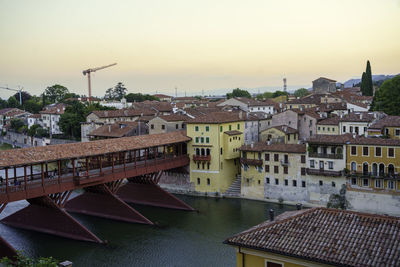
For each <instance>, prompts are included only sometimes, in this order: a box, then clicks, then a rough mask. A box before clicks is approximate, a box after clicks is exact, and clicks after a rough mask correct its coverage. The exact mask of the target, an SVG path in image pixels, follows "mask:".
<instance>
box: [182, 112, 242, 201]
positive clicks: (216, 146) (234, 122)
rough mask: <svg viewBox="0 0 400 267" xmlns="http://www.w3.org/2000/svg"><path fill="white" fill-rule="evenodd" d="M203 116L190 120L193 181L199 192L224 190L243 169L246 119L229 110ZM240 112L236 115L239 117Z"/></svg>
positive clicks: (188, 133) (188, 129)
mask: <svg viewBox="0 0 400 267" xmlns="http://www.w3.org/2000/svg"><path fill="white" fill-rule="evenodd" d="M225 115H226V116H224V115H223V114H217V115H215V116H214V115H213V114H210V115H207V116H206V117H202V118H201V117H199V118H198V119H194V120H192V121H190V122H188V123H187V135H188V136H189V137H191V138H192V141H191V142H189V143H188V154H189V156H190V181H191V183H192V184H193V185H194V188H195V191H197V192H202V193H206V192H207V193H224V192H225V191H226V190H227V189H228V188H229V187H230V186H231V185H232V183H233V181H234V180H235V179H237V175H238V173H239V171H240V162H239V156H240V154H239V148H240V147H241V146H242V144H243V143H244V137H243V132H242V131H243V129H244V121H243V120H242V119H240V118H239V116H238V115H237V114H232V113H226V112H225ZM235 115H236V116H235Z"/></svg>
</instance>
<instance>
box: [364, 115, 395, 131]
mask: <svg viewBox="0 0 400 267" xmlns="http://www.w3.org/2000/svg"><path fill="white" fill-rule="evenodd" d="M384 127H400V116H386V117H385V118H383V119H381V120H379V121H377V122H375V123H374V124H372V125H371V126H370V127H369V128H371V129H383V128H384Z"/></svg>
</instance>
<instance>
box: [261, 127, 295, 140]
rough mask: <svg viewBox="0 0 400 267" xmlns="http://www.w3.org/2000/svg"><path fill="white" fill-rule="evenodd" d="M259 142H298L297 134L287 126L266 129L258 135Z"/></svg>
mask: <svg viewBox="0 0 400 267" xmlns="http://www.w3.org/2000/svg"><path fill="white" fill-rule="evenodd" d="M260 141H261V142H267V141H271V142H272V143H283V144H297V143H298V142H299V132H298V131H297V130H296V129H294V128H291V127H288V126H276V127H271V128H269V129H266V130H264V131H262V132H261V133H260Z"/></svg>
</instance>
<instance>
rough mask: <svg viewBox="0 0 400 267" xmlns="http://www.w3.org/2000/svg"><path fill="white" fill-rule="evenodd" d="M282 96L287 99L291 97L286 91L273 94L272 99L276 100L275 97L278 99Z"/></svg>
mask: <svg viewBox="0 0 400 267" xmlns="http://www.w3.org/2000/svg"><path fill="white" fill-rule="evenodd" d="M281 95H285V96H286V97H287V96H288V95H289V94H288V93H287V92H284V91H279V90H278V91H275V92H274V93H273V94H272V98H275V97H278V96H281Z"/></svg>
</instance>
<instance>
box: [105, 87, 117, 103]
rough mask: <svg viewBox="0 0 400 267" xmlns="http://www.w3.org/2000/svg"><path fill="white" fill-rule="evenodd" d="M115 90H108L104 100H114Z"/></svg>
mask: <svg viewBox="0 0 400 267" xmlns="http://www.w3.org/2000/svg"><path fill="white" fill-rule="evenodd" d="M114 97H115V96H114V90H113V88H108V89H107V90H106V94H105V95H104V99H108V100H111V99H114Z"/></svg>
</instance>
